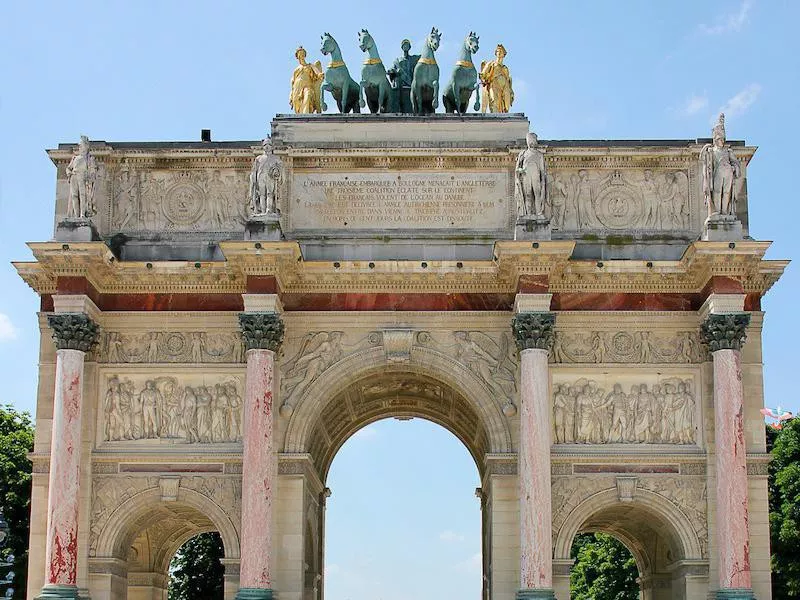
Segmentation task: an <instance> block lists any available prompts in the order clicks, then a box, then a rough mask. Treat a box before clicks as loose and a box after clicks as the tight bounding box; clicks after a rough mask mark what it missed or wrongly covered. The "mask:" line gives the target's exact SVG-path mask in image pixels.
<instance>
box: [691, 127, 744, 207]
mask: <svg viewBox="0 0 800 600" xmlns="http://www.w3.org/2000/svg"><path fill="white" fill-rule="evenodd" d="M711 135H712V139H713V143H712V144H706V145H705V146H703V149H702V150H701V151H700V171H701V173H702V175H701V176H702V180H703V197H704V199H705V203H706V206H707V207H708V216H709V217H710V216H712V215H723V216H733V217H735V216H736V180H737V179H739V177H741V175H742V167H741V164H740V163H739V159H738V158H736V156H735V155H734V153H733V151H732V150H731V149H730V146H726V145H725V115H724V114H721V113H720V115H719V120H718V121H717V124H716V125H715V126H714V129H713V130H712V132H711Z"/></svg>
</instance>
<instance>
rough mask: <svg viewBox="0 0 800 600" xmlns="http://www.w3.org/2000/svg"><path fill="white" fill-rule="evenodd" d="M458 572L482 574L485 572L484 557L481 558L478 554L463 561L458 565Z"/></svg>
mask: <svg viewBox="0 0 800 600" xmlns="http://www.w3.org/2000/svg"><path fill="white" fill-rule="evenodd" d="M456 571H460V572H462V573H477V574H480V573H481V572H482V571H483V557H481V553H480V552H478V553H476V554H473V555H472V556H470V557H469V558H468V559H466V560H462V561H461V562H460V563H458V564H457V565H456Z"/></svg>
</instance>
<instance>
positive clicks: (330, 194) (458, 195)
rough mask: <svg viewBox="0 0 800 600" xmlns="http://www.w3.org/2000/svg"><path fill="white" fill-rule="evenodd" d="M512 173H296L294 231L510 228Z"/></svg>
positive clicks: (292, 213)
mask: <svg viewBox="0 0 800 600" xmlns="http://www.w3.org/2000/svg"><path fill="white" fill-rule="evenodd" d="M512 198H513V180H512V178H511V176H510V173H509V172H507V171H494V172H485V171H484V172H472V173H452V172H450V173H447V172H445V173H429V172H428V173H426V172H409V171H403V172H401V173H393V172H387V173H357V172H356V173H354V172H349V173H342V172H330V173H324V172H322V173H320V172H319V171H314V172H304V171H300V172H298V171H295V172H294V176H293V185H292V194H291V200H290V203H291V207H290V213H291V217H290V223H289V226H290V227H291V228H292V229H331V228H337V229H345V230H372V229H445V228H450V229H452V228H456V229H470V230H475V231H492V230H498V229H504V228H506V227H508V226H509V225H510V223H511V222H512V219H513V207H512Z"/></svg>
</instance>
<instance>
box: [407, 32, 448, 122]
mask: <svg viewBox="0 0 800 600" xmlns="http://www.w3.org/2000/svg"><path fill="white" fill-rule="evenodd" d="M441 39H442V34H441V33H439V30H438V29H436V27H433V28H431V32H430V33H429V34H428V37H427V38H425V46H424V47H423V48H422V54H421V55H420V57H419V60H418V61H417V65H416V66H415V67H414V79H413V81H412V82H411V108H412V110H413V111H414V114H417V115H429V114H431V113H434V112H436V108H437V107H438V106H439V99H438V96H439V65H437V64H436V57H435V56H434V52H436V50H438V48H439V42H440V41H441Z"/></svg>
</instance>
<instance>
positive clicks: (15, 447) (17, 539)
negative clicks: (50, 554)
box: [0, 406, 33, 598]
mask: <svg viewBox="0 0 800 600" xmlns="http://www.w3.org/2000/svg"><path fill="white" fill-rule="evenodd" d="M32 450H33V425H32V424H31V418H30V415H28V413H22V412H18V411H17V410H15V409H14V408H12V407H11V406H0V506H2V507H3V516H4V518H5V520H6V521H7V522H8V525H9V533H8V538H7V539H6V544H5V547H4V548H3V549H2V550H0V555H2V557H3V559H4V560H5V558H6V557H7V556H8V555H9V554H13V555H14V567H13V570H14V575H15V576H14V596H13V597H14V598H25V588H26V582H27V580H28V533H29V530H30V519H31V461H30V460H28V453H29V452H31V451H32ZM5 575H6V573H5V572H3V573H2V575H0V576H1V577H5Z"/></svg>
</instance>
